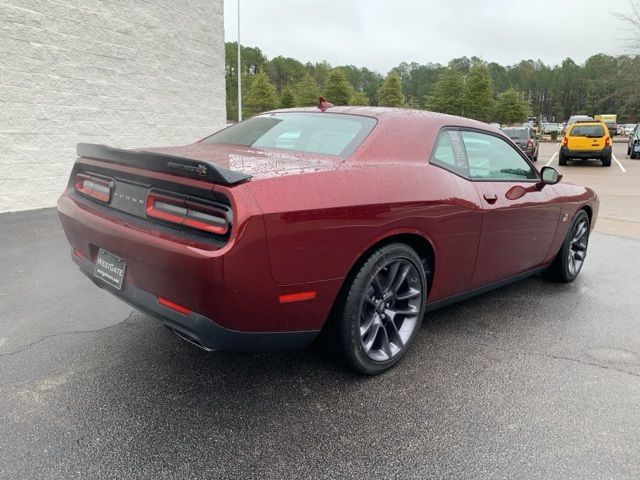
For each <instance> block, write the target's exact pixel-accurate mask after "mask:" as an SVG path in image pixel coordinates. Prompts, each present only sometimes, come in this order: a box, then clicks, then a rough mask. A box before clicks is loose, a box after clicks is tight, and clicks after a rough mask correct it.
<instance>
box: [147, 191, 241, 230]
mask: <svg viewBox="0 0 640 480" xmlns="http://www.w3.org/2000/svg"><path fill="white" fill-rule="evenodd" d="M146 210H147V216H148V217H151V218H155V219H158V220H162V221H164V222H169V223H175V224H177V225H183V226H185V227H190V228H195V229H197V230H202V231H204V232H209V233H215V234H217V235H224V234H226V233H227V231H228V230H229V221H228V219H227V214H226V213H225V212H224V211H223V210H221V209H218V208H216V207H214V206H211V205H207V204H204V203H199V202H195V201H192V200H188V199H184V198H179V197H172V196H169V195H162V194H159V193H155V192H150V193H149V194H148V195H147V203H146Z"/></svg>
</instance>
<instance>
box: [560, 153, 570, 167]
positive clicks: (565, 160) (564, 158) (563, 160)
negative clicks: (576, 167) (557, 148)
mask: <svg viewBox="0 0 640 480" xmlns="http://www.w3.org/2000/svg"><path fill="white" fill-rule="evenodd" d="M567 160H569V158H568V157H566V156H565V155H564V154H562V153H561V154H560V155H559V156H558V164H559V165H562V166H564V165H566V164H567Z"/></svg>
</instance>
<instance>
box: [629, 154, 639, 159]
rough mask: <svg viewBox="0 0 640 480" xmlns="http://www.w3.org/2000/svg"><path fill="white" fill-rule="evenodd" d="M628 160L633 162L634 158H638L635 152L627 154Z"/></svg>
mask: <svg viewBox="0 0 640 480" xmlns="http://www.w3.org/2000/svg"><path fill="white" fill-rule="evenodd" d="M629 158H630V159H631V160H635V159H636V158H638V154H637V153H635V152H632V153H630V154H629Z"/></svg>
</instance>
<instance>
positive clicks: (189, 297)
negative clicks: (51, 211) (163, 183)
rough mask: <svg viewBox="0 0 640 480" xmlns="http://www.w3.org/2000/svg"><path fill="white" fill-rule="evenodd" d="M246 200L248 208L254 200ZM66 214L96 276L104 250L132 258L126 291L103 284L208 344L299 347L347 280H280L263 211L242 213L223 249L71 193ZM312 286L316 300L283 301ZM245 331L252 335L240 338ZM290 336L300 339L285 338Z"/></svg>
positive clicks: (63, 207)
mask: <svg viewBox="0 0 640 480" xmlns="http://www.w3.org/2000/svg"><path fill="white" fill-rule="evenodd" d="M236 195H241V193H236ZM243 205H245V206H244V207H242V208H244V211H245V212H246V211H247V210H248V209H249V208H251V204H250V199H249V200H246V201H245V202H244V204H243ZM247 205H248V206H247ZM58 214H59V217H60V221H61V223H62V226H63V228H64V231H65V234H66V236H67V239H68V240H69V243H70V244H71V247H72V249H73V250H75V251H77V252H78V253H79V254H80V257H78V258H76V263H78V264H79V265H80V266H81V268H82V270H83V271H84V272H85V273H86V274H87V275H89V276H90V278H91V279H92V280H93V281H98V280H97V279H94V278H93V274H92V273H93V265H94V263H95V261H96V257H97V253H98V250H99V249H100V248H103V249H105V250H107V251H108V252H110V253H113V254H114V255H117V256H118V257H120V258H122V259H124V260H125V261H126V268H125V273H124V283H123V285H124V286H123V289H122V290H116V289H113V288H111V287H109V286H107V285H102V284H100V286H101V287H102V288H104V289H105V290H108V291H110V292H111V293H113V294H114V295H116V296H118V297H119V298H121V299H122V300H124V301H125V302H128V303H130V304H131V305H133V306H134V307H136V308H138V309H140V310H142V311H144V312H147V313H149V314H151V315H153V316H155V317H158V318H160V319H161V320H162V321H163V322H164V323H166V324H167V325H168V326H170V327H172V328H174V329H175V330H176V331H180V332H181V333H183V334H189V335H190V337H189V338H195V339H197V343H200V344H201V345H202V346H203V347H205V348H208V349H216V350H217V349H220V350H222V349H224V350H228V349H230V350H244V349H248V350H252V349H258V350H264V349H267V350H269V349H273V348H275V349H280V348H296V347H297V346H299V345H302V344H304V343H305V341H307V340H309V341H310V339H311V338H312V337H313V335H315V332H318V331H319V330H321V329H322V326H323V325H324V323H325V320H326V319H327V317H328V315H329V312H330V310H331V307H332V305H333V301H334V299H335V298H336V295H337V292H338V291H339V289H340V287H341V285H342V281H341V279H332V280H326V281H319V282H313V283H299V284H296V285H277V284H276V283H275V282H274V280H273V277H272V274H271V268H270V265H269V252H268V247H267V242H266V236H265V231H264V221H263V219H262V216H261V213H260V212H259V211H258V212H257V213H255V214H252V215H249V214H248V213H247V214H244V215H238V216H237V217H236V219H237V224H236V225H235V229H236V232H235V234H232V236H231V238H230V239H229V241H228V243H226V244H225V245H223V246H216V245H209V246H207V245H195V244H193V243H191V242H186V241H185V240H184V239H180V238H177V237H176V238H174V237H172V236H168V235H166V234H161V233H160V232H159V231H157V230H155V229H154V228H153V225H148V226H143V227H141V226H140V225H134V224H131V223H130V222H128V220H127V219H126V218H119V217H114V216H112V215H111V214H110V212H105V211H102V210H99V209H94V208H92V206H91V205H84V204H83V203H80V202H77V201H76V200H75V199H74V198H72V197H71V196H70V195H69V194H68V193H65V194H63V195H62V196H61V197H60V199H59V200H58ZM75 257H76V255H74V258H75ZM79 260H83V261H86V262H87V264H86V265H83V264H82V262H80V261H79ZM100 283H102V282H100ZM310 290H313V291H314V292H316V296H315V298H313V299H309V300H305V301H297V302H292V303H283V302H282V301H280V297H281V296H282V295H288V294H293V293H297V292H301V291H310ZM159 297H162V298H165V299H168V300H169V301H171V302H175V303H176V304H179V305H181V306H184V307H185V308H186V309H188V310H190V311H191V312H193V313H191V314H189V315H181V314H178V313H177V312H174V311H173V310H171V309H168V308H166V307H165V306H162V305H160V304H158V302H157V298H159ZM236 333H237V335H236ZM290 333H292V334H294V335H289V334H290ZM298 333H299V334H300V335H297V334H298ZM267 334H268V335H267ZM240 335H247V336H243V337H242V340H237V339H240V338H241V337H240ZM232 337H233V338H235V339H236V340H234V339H233V338H232ZM285 337H294V339H293V340H281V339H285ZM236 344H237V345H240V346H241V347H236V346H234V345H236ZM270 344H273V346H270ZM283 345H284V346H283Z"/></svg>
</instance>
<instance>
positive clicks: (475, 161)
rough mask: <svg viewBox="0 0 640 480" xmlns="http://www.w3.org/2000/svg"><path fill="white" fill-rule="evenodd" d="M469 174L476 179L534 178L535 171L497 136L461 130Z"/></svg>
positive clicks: (519, 179)
mask: <svg viewBox="0 0 640 480" xmlns="http://www.w3.org/2000/svg"><path fill="white" fill-rule="evenodd" d="M461 133H462V140H463V142H464V146H465V148H466V150H467V159H468V162H469V174H470V177H471V178H472V179H477V180H514V181H521V180H534V179H537V178H538V175H537V173H536V171H535V170H534V169H533V168H532V167H531V166H530V165H529V164H528V163H527V162H526V161H525V160H524V159H523V158H522V157H521V156H520V154H518V152H516V151H515V150H514V149H513V148H512V147H511V145H509V144H508V143H507V142H505V141H504V140H503V139H501V138H499V137H495V136H493V135H485V134H483V133H477V132H468V131H462V132H461Z"/></svg>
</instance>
